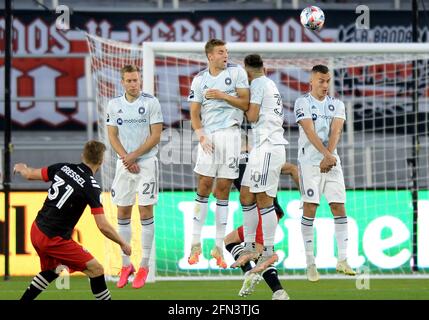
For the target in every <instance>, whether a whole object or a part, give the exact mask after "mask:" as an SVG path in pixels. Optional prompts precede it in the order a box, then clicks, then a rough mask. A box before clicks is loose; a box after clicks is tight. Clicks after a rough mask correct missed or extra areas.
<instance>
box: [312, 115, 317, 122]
mask: <svg viewBox="0 0 429 320" xmlns="http://www.w3.org/2000/svg"><path fill="white" fill-rule="evenodd" d="M311 119H313V121H316V120H317V114H315V113H313V114H312V115H311Z"/></svg>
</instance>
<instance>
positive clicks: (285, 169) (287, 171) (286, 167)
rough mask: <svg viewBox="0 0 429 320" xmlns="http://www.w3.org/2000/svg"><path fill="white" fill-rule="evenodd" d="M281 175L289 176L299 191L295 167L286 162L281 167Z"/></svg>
mask: <svg viewBox="0 0 429 320" xmlns="http://www.w3.org/2000/svg"><path fill="white" fill-rule="evenodd" d="M281 173H282V174H284V175H290V176H291V177H292V180H293V182H295V184H296V186H297V188H298V189H299V176H298V167H297V166H296V165H294V164H292V163H289V162H286V163H285V164H283V166H282V169H281Z"/></svg>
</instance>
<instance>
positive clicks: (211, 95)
mask: <svg viewBox="0 0 429 320" xmlns="http://www.w3.org/2000/svg"><path fill="white" fill-rule="evenodd" d="M205 96H206V99H220V100H224V97H225V92H223V91H220V90H217V89H208V90H207V91H206V94H205Z"/></svg>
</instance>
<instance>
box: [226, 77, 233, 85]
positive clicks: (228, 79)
mask: <svg viewBox="0 0 429 320" xmlns="http://www.w3.org/2000/svg"><path fill="white" fill-rule="evenodd" d="M231 83H232V80H231V78H226V79H225V84H226V85H227V86H229V85H230V84H231Z"/></svg>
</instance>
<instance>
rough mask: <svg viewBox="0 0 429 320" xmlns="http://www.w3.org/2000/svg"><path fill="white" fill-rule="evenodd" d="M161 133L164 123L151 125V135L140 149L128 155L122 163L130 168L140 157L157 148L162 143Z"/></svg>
mask: <svg viewBox="0 0 429 320" xmlns="http://www.w3.org/2000/svg"><path fill="white" fill-rule="evenodd" d="M161 132H162V123H154V124H151V125H150V135H149V137H147V139H146V141H145V142H144V143H143V144H142V145H141V146H140V147H138V148H137V149H136V150H134V151H133V152H130V153H128V154H127V155H125V157H123V158H122V162H123V163H124V165H125V167H126V168H128V167H129V166H131V165H132V164H133V163H134V162H135V161H136V159H137V158H138V157H140V156H142V155H144V154H145V153H147V152H149V151H150V150H151V149H152V148H153V147H155V146H156V145H157V144H158V143H159V141H161Z"/></svg>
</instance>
